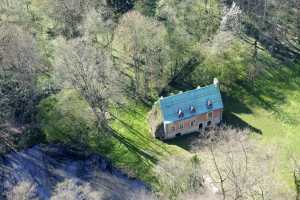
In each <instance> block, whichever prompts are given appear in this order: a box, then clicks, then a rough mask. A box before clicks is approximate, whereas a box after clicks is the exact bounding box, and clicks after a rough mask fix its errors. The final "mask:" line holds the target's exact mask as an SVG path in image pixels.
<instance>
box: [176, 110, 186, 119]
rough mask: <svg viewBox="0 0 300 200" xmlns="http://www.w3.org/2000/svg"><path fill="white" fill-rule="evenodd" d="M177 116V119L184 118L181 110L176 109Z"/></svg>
mask: <svg viewBox="0 0 300 200" xmlns="http://www.w3.org/2000/svg"><path fill="white" fill-rule="evenodd" d="M177 114H178V117H179V118H183V117H184V112H183V111H182V110H181V109H178V111H177Z"/></svg>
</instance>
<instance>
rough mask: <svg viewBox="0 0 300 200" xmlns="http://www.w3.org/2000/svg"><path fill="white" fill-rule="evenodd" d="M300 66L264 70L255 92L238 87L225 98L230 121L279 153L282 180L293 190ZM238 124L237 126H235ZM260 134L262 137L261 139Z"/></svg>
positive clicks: (299, 148) (299, 144)
mask: <svg viewBox="0 0 300 200" xmlns="http://www.w3.org/2000/svg"><path fill="white" fill-rule="evenodd" d="M299 71H300V65H297V64H295V65H292V66H283V65H274V66H272V67H267V68H266V69H265V70H264V73H263V74H264V75H263V76H262V77H260V78H259V80H257V82H256V83H255V87H254V88H255V89H253V88H251V87H246V86H243V85H239V86H237V87H236V88H235V90H236V91H238V92H236V96H235V97H233V98H232V97H230V98H225V107H226V113H227V115H229V117H228V119H227V121H228V123H229V124H230V122H231V121H230V119H233V118H234V119H235V120H236V121H237V124H245V125H249V126H250V127H252V128H253V130H254V132H256V133H258V134H255V135H256V136H255V137H254V139H258V140H259V141H260V142H261V144H262V145H264V147H265V148H269V147H271V145H272V146H276V147H277V149H278V154H277V156H278V160H279V163H278V170H279V174H278V175H279V177H280V178H281V179H282V180H284V181H286V182H287V184H289V185H290V186H291V187H293V181H294V180H293V162H292V160H291V158H292V157H295V158H296V159H297V160H299V159H300V123H299V122H300V73H299ZM234 124H235V122H234ZM260 134H261V135H260Z"/></svg>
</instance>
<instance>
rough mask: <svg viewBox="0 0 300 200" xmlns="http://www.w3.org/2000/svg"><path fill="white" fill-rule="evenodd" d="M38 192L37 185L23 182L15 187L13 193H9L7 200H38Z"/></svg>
mask: <svg viewBox="0 0 300 200" xmlns="http://www.w3.org/2000/svg"><path fill="white" fill-rule="evenodd" d="M36 192H37V185H36V184H34V183H30V182H26V181H23V182H21V183H19V184H18V185H16V186H15V187H13V189H12V190H11V191H9V192H8V194H7V195H6V196H7V200H15V199H18V200H28V199H32V200H37V199H38V197H37V196H36Z"/></svg>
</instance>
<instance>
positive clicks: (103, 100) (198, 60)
mask: <svg viewBox="0 0 300 200" xmlns="http://www.w3.org/2000/svg"><path fill="white" fill-rule="evenodd" d="M299 59H300V1H299V0H236V1H233V0H89V1H86V0H1V1H0V155H1V154H5V153H7V152H11V151H19V150H21V149H24V148H28V147H32V146H33V145H36V144H57V143H59V144H63V145H68V146H69V147H70V148H76V149H79V150H82V151H86V152H92V153H97V154H100V155H102V156H104V157H105V158H107V159H108V160H110V161H111V162H112V163H113V165H114V166H116V167H117V168H118V169H121V170H122V171H124V172H125V173H126V174H128V176H129V177H136V178H138V179H140V180H142V181H144V182H145V183H146V184H148V185H149V187H150V188H151V194H147V193H145V194H144V196H145V197H143V198H144V199H223V200H225V199H236V200H239V199H241V200H242V199H243V200H244V199H253V200H254V199H262V200H263V199H296V195H297V194H296V193H297V192H298V193H299V194H298V196H299V197H298V199H299V198H300V189H299V188H300V184H299V181H300V180H298V179H297V178H296V179H295V180H294V177H297V172H298V169H299V170H300V167H299V166H300V163H298V161H299V159H300V158H299V155H300V148H299V146H300V140H299V137H298V136H299V132H298V130H300V127H299V125H300V121H298V120H299V118H298V117H300V112H299V106H300V93H299V91H300V65H299ZM214 77H217V78H218V79H219V80H220V83H221V90H222V95H223V100H224V102H225V113H224V118H225V124H227V125H225V128H220V130H217V132H218V133H217V134H216V130H214V131H212V132H209V133H207V135H205V136H199V137H201V139H199V138H198V139H193V141H192V143H190V141H189V140H190V139H189V138H188V139H187V140H185V139H183V141H181V140H180V141H171V142H168V143H164V142H162V141H158V140H156V139H154V138H152V136H151V135H150V132H149V125H148V120H147V119H148V112H149V111H150V109H151V107H152V105H153V103H154V102H155V101H156V100H157V99H158V98H159V97H160V96H167V95H170V94H172V93H177V92H178V91H184V90H188V89H192V88H196V87H197V86H199V85H200V86H203V85H206V84H209V83H211V81H212V80H213V78H214ZM297 91H298V93H297ZM277 132H278V134H277ZM297 134H298V136H297ZM281 139H282V140H281ZM282 141H283V142H282ZM187 142H188V144H187ZM266 144H267V145H266ZM264 145H266V147H268V150H263V149H262V147H263V146H264ZM278 145H279V146H278ZM280 145H282V146H280ZM187 146H188V147H187ZM228 146H230V147H234V148H233V149H231V150H228V149H227V147H228ZM225 147H226V148H225ZM269 147H270V148H269ZM226 149H227V150H226ZM229 149H230V148H229ZM270 149H271V150H270ZM279 149H284V150H279ZM260 150H261V151H262V152H263V153H261V152H259V151H260ZM227 151H230V153H228V152H227ZM226 152H227V153H226ZM237 158H238V159H237ZM290 158H292V159H290ZM179 160H182V161H186V162H185V163H188V164H187V165H186V166H185V165H184V164H183V163H184V162H178V161H179ZM207 160H210V161H212V162H208V161H207ZM275 162H276V163H275ZM220 163H228V165H224V166H223V165H221V164H220ZM250 163H251V164H250ZM255 163H256V164H255ZM274 163H275V164H274ZM287 163H289V164H287ZM290 163H292V164H290ZM273 164H274V166H278V168H276V169H275V168H274V169H273V171H272V172H276V174H277V175H278V177H277V175H276V178H275V180H277V181H272V180H273V178H274V177H272V175H271V174H272V173H271V172H270V171H271V168H272V166H273ZM260 165H263V166H270V167H269V168H266V169H259V167H260ZM208 169H214V170H213V171H209V170H208ZM264 170H265V171H264ZM258 171H260V172H259V173H256V172H258ZM262 172H264V174H263V173H262ZM207 174H210V175H209V176H207ZM207 177H208V178H207ZM210 177H213V179H214V181H209V180H210V179H211V178H210ZM250 177H251V178H250ZM299 179H300V175H299ZM212 182H214V184H212ZM277 183H278V184H277ZM294 183H298V187H295V185H294ZM273 184H274V185H273ZM25 185H26V184H25ZM208 185H213V186H211V187H210V186H208ZM214 187H217V188H218V192H213V191H214V189H213V188H214ZM278 188H279V189H278ZM297 188H298V191H297ZM272 189H273V190H272ZM215 193H217V194H215ZM8 196H9V195H8ZM74 198H75V197H74ZM89 198H90V197H87V199H89ZM136 198H140V199H141V197H136ZM0 199H1V195H0ZM90 199H93V198H90ZM96 199H97V198H96Z"/></svg>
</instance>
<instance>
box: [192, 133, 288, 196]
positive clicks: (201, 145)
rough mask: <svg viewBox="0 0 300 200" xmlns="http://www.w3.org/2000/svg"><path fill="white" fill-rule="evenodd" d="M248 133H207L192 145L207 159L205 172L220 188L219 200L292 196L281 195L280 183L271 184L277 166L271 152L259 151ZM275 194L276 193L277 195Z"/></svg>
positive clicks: (266, 150) (272, 150)
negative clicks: (220, 198)
mask: <svg viewBox="0 0 300 200" xmlns="http://www.w3.org/2000/svg"><path fill="white" fill-rule="evenodd" d="M248 134H249V131H247V130H238V129H237V130H235V129H232V128H227V127H226V128H222V129H216V130H212V131H210V132H209V133H208V134H207V135H206V136H205V137H201V139H199V140H198V141H194V143H193V144H192V146H193V150H194V151H197V152H199V151H200V154H201V155H203V156H204V158H203V159H205V160H206V162H205V163H203V166H202V168H203V174H205V173H207V174H208V175H209V177H211V178H212V180H213V183H215V184H217V185H218V186H219V191H218V193H220V194H221V196H222V199H223V200H224V199H230V200H231V199H234V200H254V199H255V200H258V199H260V200H266V199H282V198H285V197H287V196H289V197H291V196H292V195H291V193H289V192H287V193H285V194H282V193H280V192H279V191H278V190H279V189H280V188H281V187H283V185H282V184H280V182H279V181H272V180H273V179H274V178H275V177H274V175H273V173H274V171H275V170H276V166H277V164H276V163H277V159H275V157H273V154H274V151H276V150H274V149H273V148H272V149H265V148H263V149H264V153H262V152H261V148H262V147H259V146H258V145H257V144H255V142H252V141H251V140H250V139H248ZM277 191H278V192H277Z"/></svg>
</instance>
